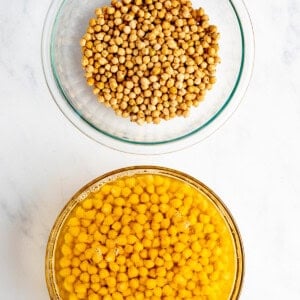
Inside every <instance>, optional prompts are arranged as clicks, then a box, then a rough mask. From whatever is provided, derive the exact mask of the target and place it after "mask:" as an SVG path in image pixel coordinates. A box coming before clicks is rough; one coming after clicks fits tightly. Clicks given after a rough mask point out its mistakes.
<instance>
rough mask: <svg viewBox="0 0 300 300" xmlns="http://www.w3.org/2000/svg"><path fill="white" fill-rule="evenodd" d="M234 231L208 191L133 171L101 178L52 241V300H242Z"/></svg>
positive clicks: (65, 215)
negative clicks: (239, 298) (240, 299)
mask: <svg viewBox="0 0 300 300" xmlns="http://www.w3.org/2000/svg"><path fill="white" fill-rule="evenodd" d="M243 269H244V258H243V249H242V242H241V237H240V234H239V232H238V229H237V226H236V224H235V222H234V220H233V218H232V216H231V214H230V212H229V211H228V209H227V208H226V206H225V205H224V204H223V202H222V201H221V200H220V199H219V198H218V196H217V195H216V194H215V193H214V192H212V191H211V190H210V189H209V188H208V187H207V186H205V185H204V184H203V183H201V182H199V181H198V180H196V179H195V178H193V177H191V176H189V175H187V174H184V173H181V172H179V171H176V170H172V169H167V168H162V167H156V166H135V167H128V168H123V169H119V170H115V171H112V172H110V173H107V174H105V175H103V176H100V177H98V178H96V179H95V180H93V181H92V182H90V183H88V184H87V185H86V186H84V187H83V188H82V189H80V190H79V191H78V192H77V193H76V194H75V195H74V196H73V197H72V198H71V200H70V201H69V202H68V203H67V204H66V206H65V207H64V209H63V210H62V212H61V213H60V215H59V216H58V218H57V220H56V222H55V224H54V226H53V229H52V231H51V233H50V237H49V241H48V245H47V252H46V281H47V287H48V291H49V295H50V298H51V299H61V300H77V299H87V300H99V299H105V300H108V299H110V300H111V299H124V300H125V299H126V300H136V299H152V300H156V299H157V300H159V299H165V300H167V299H197V300H199V299H203V300H204V299H205V300H210V299H218V300H223V299H224V300H229V299H230V300H234V299H238V297H239V294H240V290H241V284H242V279H243Z"/></svg>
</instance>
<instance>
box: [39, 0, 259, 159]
mask: <svg viewBox="0 0 300 300" xmlns="http://www.w3.org/2000/svg"><path fill="white" fill-rule="evenodd" d="M67 1H68V0H54V1H53V2H52V5H51V6H50V8H49V10H48V13H47V16H46V19H45V23H44V28H43V35H42V64H43V71H44V76H45V79H46V83H47V86H48V88H49V91H50V93H51V95H52V98H53V99H54V101H55V103H56V104H57V106H58V107H59V109H60V110H61V111H62V113H63V114H64V115H65V116H66V117H67V119H68V120H69V121H70V122H71V123H72V124H73V125H74V126H75V127H77V129H79V130H80V131H81V132H82V133H83V134H85V135H86V136H88V137H90V138H92V139H93V140H95V141H96V142H99V143H101V144H104V145H106V146H108V147H111V148H113V149H117V150H119V151H124V152H130V153H137V154H140V153H139V152H141V153H142V154H143V153H144V152H146V153H147V152H148V151H149V150H147V151H141V150H124V149H122V145H124V143H125V144H127V145H129V146H133V149H134V148H136V147H146V148H147V146H148V148H149V146H152V147H155V146H157V147H162V146H166V145H169V144H171V143H178V142H183V141H186V140H187V139H188V138H191V137H193V136H196V134H198V135H199V134H200V133H201V132H203V130H204V129H207V128H209V127H210V125H212V124H214V123H215V121H216V120H218V119H220V116H221V115H223V113H224V111H225V109H226V108H227V107H228V106H230V105H229V104H231V102H232V100H233V99H234V96H235V95H236V93H237V90H238V89H239V87H240V84H241V79H242V77H243V74H244V71H245V59H246V58H245V51H246V50H247V49H246V48H245V43H246V40H245V30H244V29H243V22H244V21H245V20H244V19H243V22H242V21H241V18H240V15H239V12H240V13H241V11H240V10H241V9H243V10H244V12H243V13H244V16H246V17H247V18H248V20H247V21H248V23H249V24H247V25H248V27H249V25H250V27H249V28H250V29H251V33H250V38H251V41H249V44H250V46H251V47H253V48H254V45H251V44H254V37H253V27H252V23H251V19H250V16H249V13H248V10H247V8H246V6H245V4H244V2H243V0H238V4H239V5H240V8H239V9H237V8H236V6H235V4H234V3H233V2H234V1H237V0H228V2H229V3H230V5H231V7H232V9H233V12H234V14H235V17H236V19H237V23H238V26H239V31H240V36H241V42H242V45H241V47H242V49H241V50H242V55H241V62H240V67H239V72H238V76H237V79H236V81H235V84H234V86H233V88H232V90H231V92H230V94H229V96H228V98H227V99H226V101H225V102H224V103H223V105H222V106H221V108H220V109H219V110H218V111H217V112H216V113H215V114H214V115H213V116H211V117H210V119H209V120H207V121H206V122H205V123H204V124H202V125H201V126H199V127H197V128H196V129H194V130H192V131H190V132H188V133H185V134H183V135H181V136H178V137H174V138H170V139H166V140H161V141H157V142H151V141H150V142H148V141H134V140H129V139H125V138H122V137H119V136H117V135H114V134H111V133H109V132H107V131H105V130H102V129H100V128H98V127H96V126H95V125H94V124H93V123H92V122H90V121H89V120H87V119H86V118H85V117H84V116H83V115H82V114H81V113H80V111H79V110H77V109H76V108H75V107H74V106H73V105H72V103H71V101H70V100H69V98H68V97H67V95H66V93H65V91H64V88H63V85H62V84H61V81H60V79H59V76H58V73H57V70H56V65H55V60H54V57H53V56H54V49H53V48H54V46H53V40H54V34H55V31H56V30H55V29H56V26H57V21H58V19H59V16H60V12H61V9H62V8H63V6H64V5H65V3H66V2H67ZM55 4H56V6H57V8H56V7H55ZM52 15H54V21H53V19H52V18H51V16H52ZM50 25H51V26H50ZM48 26H50V28H47V27H48ZM47 30H48V31H49V30H50V31H49V32H48V33H47ZM48 52H49V53H48ZM250 52H251V51H250ZM250 54H251V58H250V60H252V63H251V65H250V68H251V69H250V72H249V76H248V77H249V78H248V79H247V83H246V87H245V88H244V89H245V91H246V89H247V87H248V84H249V81H250V78H251V76H252V70H253V63H254V53H250ZM48 56H49V57H48ZM48 59H50V64H49V66H48V67H49V68H50V69H51V70H49V69H47V66H46V60H48ZM49 73H50V74H49ZM51 80H54V83H55V84H54V85H53V84H50V81H51ZM51 85H52V87H51ZM53 88H56V89H57V91H58V95H57V96H55V95H54V92H53V90H52V89H53ZM245 91H244V92H243V93H242V95H241V96H240V97H239V99H237V103H236V108H237V106H238V105H239V102H240V101H241V100H242V98H243V95H244V93H245ZM57 97H61V98H62V99H57ZM61 100H63V101H64V102H65V103H61ZM204 101H205V100H204ZM64 104H66V105H67V106H68V109H67V110H68V111H69V113H67V112H66V111H65V110H64V108H63V106H65V105H64ZM233 111H235V109H234V110H233ZM233 111H232V112H231V113H230V114H229V115H228V116H225V118H224V120H221V122H219V123H220V124H219V125H217V126H216V128H212V130H211V132H210V133H208V134H207V135H206V136H203V137H200V138H199V140H201V139H203V138H205V137H207V136H209V135H210V134H212V133H213V132H214V131H216V130H217V129H218V128H219V127H220V126H221V125H222V124H223V123H224V122H225V121H226V120H227V119H228V118H229V117H230V115H231V114H232V113H233ZM71 114H73V116H71ZM75 119H77V120H76V121H77V122H76V121H75ZM78 122H79V123H82V124H79V123H78ZM76 123H77V124H76ZM83 127H85V128H83ZM88 128H89V129H91V130H92V131H94V132H93V133H88V132H87V130H88ZM98 135H100V136H101V137H104V138H107V139H109V140H112V141H113V142H116V143H117V144H116V145H111V144H110V143H109V140H106V141H102V139H101V138H100V139H99V138H98V137H95V136H98ZM197 142H198V141H196V142H193V143H191V144H194V143H197ZM185 147H186V146H184V145H181V146H180V147H179V149H178V150H180V149H182V148H185ZM172 151H176V149H171V150H170V149H169V150H167V151H165V153H166V152H172ZM150 153H151V150H150ZM151 154H152V153H151Z"/></svg>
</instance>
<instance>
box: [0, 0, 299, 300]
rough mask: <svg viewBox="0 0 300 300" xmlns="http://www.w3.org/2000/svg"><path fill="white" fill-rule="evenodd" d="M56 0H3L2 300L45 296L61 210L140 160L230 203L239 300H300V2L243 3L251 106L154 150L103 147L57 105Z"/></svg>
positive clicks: (0, 79) (0, 58)
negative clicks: (53, 69) (50, 49)
mask: <svg viewBox="0 0 300 300" xmlns="http://www.w3.org/2000/svg"><path fill="white" fill-rule="evenodd" d="M50 2H51V1H50V0H41V1H33V0H23V1H20V0H10V1H8V0H1V1H0V42H1V43H0V82H1V85H0V95H1V96H0V97H1V98H0V99H1V109H0V140H1V147H0V237H1V239H0V299H3V300H14V299H16V300H23V299H24V300H27V299H28V300H33V299H38V300H40V299H48V293H47V289H46V285H45V278H44V257H45V248H46V243H47V239H48V234H49V231H50V229H51V227H52V225H53V222H54V219H55V217H56V215H57V214H58V212H59V211H60V210H61V208H62V207H63V206H64V203H65V201H66V200H67V199H68V198H69V197H70V196H71V195H72V194H73V193H74V192H75V191H77V189H78V188H79V187H81V186H82V185H84V184H85V183H87V182H88V181H90V180H91V179H93V178H94V177H96V176H98V175H100V174H103V173H104V172H106V171H109V170H112V169H115V168H119V167H123V166H128V165H132V164H157V165H163V166H168V167H171V168H176V169H179V170H182V171H184V172H187V173H189V174H191V175H193V176H195V177H197V178H198V179H200V180H201V181H203V182H204V183H206V184H207V185H208V186H210V187H211V188H212V189H213V190H214V191H215V192H216V193H217V194H219V196H220V197H221V198H222V199H223V200H224V202H225V203H226V204H227V205H228V207H229V208H230V209H231V211H232V213H233V215H234V217H235V219H236V221H237V223H238V225H239V228H240V231H241V234H242V237H243V241H244V247H245V253H246V273H245V278H244V285H243V291H242V295H241V299H243V300H253V299H255V300H269V299H270V300H277V299H278V300H282V299H288V300H293V299H295V300H296V299H300V284H299V282H300V239H299V236H300V235H299V232H300V217H299V214H300V198H299V195H300V155H299V153H300V101H299V100H300V73H299V69H300V2H299V1H298V0H272V1H271V0H265V1H260V0H252V1H250V0H246V4H247V6H248V9H249V11H250V14H251V17H252V21H253V26H254V30H255V37H256V64H255V69H254V74H253V79H252V81H251V84H250V87H249V89H248V92H247V94H246V96H245V99H244V101H243V102H242V104H241V106H240V107H239V109H238V111H237V112H236V113H235V114H234V116H233V117H232V118H231V119H230V120H229V121H228V122H227V123H226V124H225V125H224V126H223V127H222V128H221V129H220V130H219V131H217V133H215V134H214V135H212V136H211V137H209V138H208V139H206V140H205V141H203V142H201V143H200V144H198V145H196V146H194V147H192V148H190V149H187V150H184V151H181V152H178V153H174V154H168V155H162V156H155V157H151V156H147V157H143V156H134V155H129V154H123V153H119V152H116V151H113V150H110V149H108V148H105V147H104V146H101V145H99V144H97V143H96V142H94V141H92V140H90V139H89V138H87V137H86V136H84V135H83V134H81V133H80V132H79V131H78V130H77V129H75V128H74V127H73V126H72V125H71V124H70V123H69V121H68V120H67V119H66V118H65V117H64V116H63V115H62V114H61V112H60V111H59V110H58V108H57V107H56V105H55V104H54V101H53V100H52V98H51V96H50V93H49V91H48V89H47V87H46V84H45V80H44V76H43V72H42V66H41V58H40V40H41V33H42V24H43V21H44V17H45V15H46V12H47V9H48V6H49V4H50ZM191 157H193V159H190V158H191Z"/></svg>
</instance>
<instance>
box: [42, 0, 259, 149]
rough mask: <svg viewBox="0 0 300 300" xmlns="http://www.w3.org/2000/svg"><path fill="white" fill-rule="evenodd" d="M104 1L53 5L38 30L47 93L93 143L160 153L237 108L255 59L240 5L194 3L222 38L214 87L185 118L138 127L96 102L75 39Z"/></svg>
mask: <svg viewBox="0 0 300 300" xmlns="http://www.w3.org/2000/svg"><path fill="white" fill-rule="evenodd" d="M105 4H109V1H105V0H96V1H95V0H82V1H77V0H53V1H52V4H51V7H50V9H49V12H48V15H47V18H46V21H45V24H44V31H43V40H42V59H43V68H44V74H45V77H46V81H47V84H48V87H49V89H50V92H51V94H52V96H53V98H54V100H55V102H56V103H57V105H58V107H59V108H60V109H61V111H62V112H63V113H64V115H65V116H66V117H67V118H68V119H69V120H70V121H71V122H72V123H73V124H74V125H75V126H76V127H77V128H78V129H79V130H80V131H82V132H83V133H85V134H86V135H87V136H89V137H91V138H92V139H94V140H96V141H97V142H99V143H101V144H104V145H106V146H108V147H111V148H114V149H118V150H120V151H125V152H130V153H139V154H159V153H165V152H172V151H175V150H179V149H182V148H185V147H187V146H190V145H192V144H195V143H197V142H199V141H200V140H201V139H203V138H205V137H207V136H208V135H210V134H211V133H212V132H214V131H215V130H216V129H217V128H218V127H220V125H222V124H223V123H224V121H225V120H226V119H227V118H228V117H229V116H230V115H231V114H232V112H233V111H234V110H235V109H236V108H237V106H238V104H239V103H240V100H241V99H242V97H243V95H244V93H245V91H246V88H247V86H248V83H249V80H250V77H251V73H252V67H253V60H254V38H253V31H252V26H251V21H250V18H249V14H248V12H247V9H246V7H245V5H244V3H243V1H242V0H202V1H201V0H199V1H198V0H197V1H193V6H194V7H195V8H198V7H200V6H201V7H203V8H204V9H205V11H206V13H207V14H208V15H209V16H210V20H211V23H212V24H215V25H217V26H218V29H219V32H220V34H221V39H220V42H219V43H220V57H221V60H222V62H221V64H219V65H218V67H217V75H216V76H217V79H218V80H217V83H216V84H215V85H214V87H213V89H212V90H211V91H209V92H208V93H207V96H206V98H205V100H204V101H203V102H202V103H201V104H200V105H199V107H197V108H193V109H192V110H191V114H190V116H189V117H188V118H182V117H176V118H174V119H172V120H169V121H162V122H161V123H160V124H159V125H153V124H146V125H142V126H139V125H137V124H135V123H131V122H130V121H129V120H128V119H123V118H121V117H118V116H116V115H115V113H114V111H113V110H112V109H109V108H106V107H105V106H104V105H103V104H101V103H98V102H97V99H96V97H95V95H94V94H93V92H92V89H91V88H90V87H89V86H87V84H86V82H85V78H84V72H83V70H82V68H81V47H80V46H79V40H80V38H81V37H82V36H83V34H84V33H85V30H86V27H87V25H88V21H89V19H90V18H91V17H92V16H93V15H94V10H95V8H96V7H101V6H103V5H105Z"/></svg>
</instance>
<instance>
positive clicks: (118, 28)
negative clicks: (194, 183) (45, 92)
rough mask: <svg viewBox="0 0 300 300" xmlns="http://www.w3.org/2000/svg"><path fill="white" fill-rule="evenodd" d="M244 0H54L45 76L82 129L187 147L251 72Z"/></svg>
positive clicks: (222, 115)
mask: <svg viewBox="0 0 300 300" xmlns="http://www.w3.org/2000/svg"><path fill="white" fill-rule="evenodd" d="M253 58H254V42H253V33H252V26H251V21H250V18H249V15H248V12H247V9H246V8H245V6H244V4H243V2H242V1H241V0H209V1H208V0H202V1H201V0H197V1H191V0H163V1H162V0H122V1H121V0H120V1H118V0H111V1H110V2H106V1H103V0H99V1H90V0H83V1H80V2H78V1H75V0H54V1H53V2H52V5H51V7H50V9H49V12H48V15H47V18H46V21H45V25H44V32H43V41H42V59H43V67H44V73H45V77H46V81H47V84H48V86H49V89H50V91H51V93H52V95H53V98H54V100H55V101H56V103H57V105H58V106H59V108H60V109H61V111H62V112H63V113H64V114H65V116H66V117H67V118H68V119H69V120H70V121H71V122H72V123H73V124H74V125H75V126H76V127H77V128H78V129H80V130H81V131H82V132H83V133H85V134H86V135H88V136H89V137H91V138H93V139H94V140H96V141H97V142H100V143H102V144H104V145H106V146H109V147H112V148H114V149H118V150H121V151H125V152H131V153H142V154H156V153H163V152H171V151H174V150H179V149H182V148H185V147H187V146H190V145H192V144H194V143H196V142H198V141H200V140H201V139H203V138H205V137H207V136H208V135H210V134H211V133H212V132H214V131H215V130H216V129H217V128H218V127H220V125H221V124H223V123H224V121H225V120H226V119H227V118H228V117H229V116H230V115H231V114H232V112H233V111H234V110H235V109H236V108H237V106H238V104H239V103H240V100H241V99H242V96H243V95H244V93H245V91H246V88H247V85H248V82H249V80H250V76H251V72H252V64H253Z"/></svg>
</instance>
